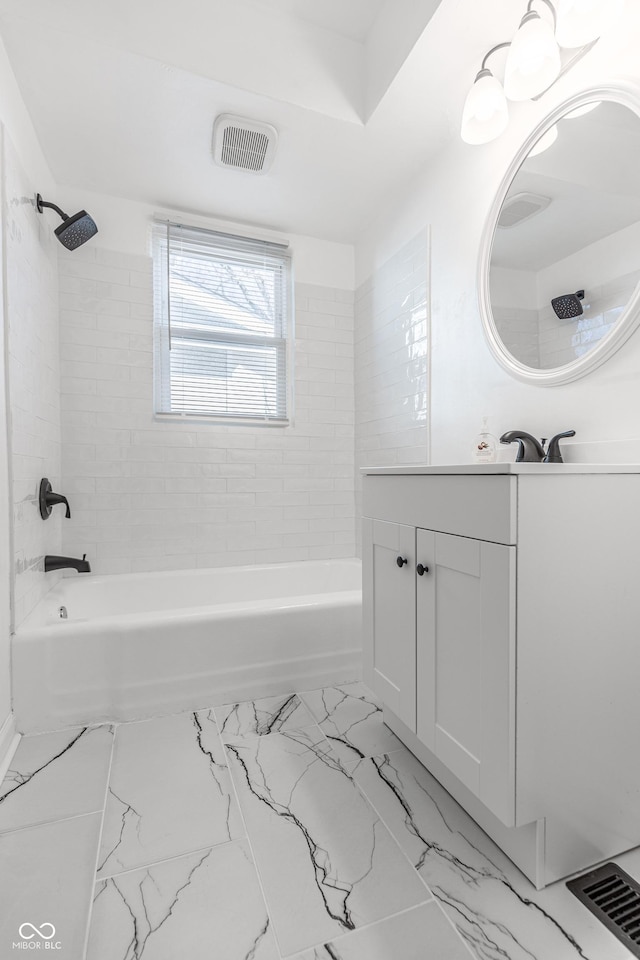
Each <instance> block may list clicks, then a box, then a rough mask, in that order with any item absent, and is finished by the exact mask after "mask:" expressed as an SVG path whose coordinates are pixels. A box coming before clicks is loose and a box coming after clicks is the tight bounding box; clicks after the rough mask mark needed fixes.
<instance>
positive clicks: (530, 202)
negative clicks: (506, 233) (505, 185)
mask: <svg viewBox="0 0 640 960" xmlns="http://www.w3.org/2000/svg"><path fill="white" fill-rule="evenodd" d="M550 203H551V197H543V196H542V195H541V194H538V193H515V194H514V195H513V196H512V197H507V199H506V200H505V202H504V203H503V204H502V210H501V211H500V216H499V217H498V226H499V227H515V226H517V225H518V224H519V223H524V221H525V220H530V219H531V217H535V215H536V214H537V213H541V212H542V210H544V209H545V208H546V207H548V206H549V204H550Z"/></svg>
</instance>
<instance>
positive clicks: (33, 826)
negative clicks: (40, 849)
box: [0, 807, 102, 838]
mask: <svg viewBox="0 0 640 960" xmlns="http://www.w3.org/2000/svg"><path fill="white" fill-rule="evenodd" d="M97 813H102V808H101V807H98V808H97V810H84V811H83V812H82V813H71V814H69V816H68V817H53V819H51V820H36V821H35V822H34V823H23V824H21V825H20V826H19V827H13V828H12V829H10V830H0V838H2V837H11V836H13V835H14V834H15V833H20V832H21V831H22V830H37V829H38V828H39V827H50V826H52V825H53V824H54V823H68V821H69V820H80V819H81V818H82V817H95V815H96V814H97Z"/></svg>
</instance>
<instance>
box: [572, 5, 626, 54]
mask: <svg viewBox="0 0 640 960" xmlns="http://www.w3.org/2000/svg"><path fill="white" fill-rule="evenodd" d="M623 6H624V0H560V3H559V5H558V22H557V25H556V40H557V41H558V43H559V44H560V46H561V47H582V46H584V45H585V44H586V43H591V41H592V40H595V39H596V38H597V37H599V36H601V35H602V34H603V33H604V32H605V30H606V29H607V28H608V27H610V26H611V24H613V23H615V21H616V20H617V19H618V17H619V16H620V14H621V13H622V8H623Z"/></svg>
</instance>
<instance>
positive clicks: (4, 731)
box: [0, 713, 20, 783]
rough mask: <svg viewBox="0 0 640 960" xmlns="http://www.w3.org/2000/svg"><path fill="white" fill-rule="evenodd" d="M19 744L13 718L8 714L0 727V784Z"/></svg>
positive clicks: (11, 714) (18, 736) (18, 735)
mask: <svg viewBox="0 0 640 960" xmlns="http://www.w3.org/2000/svg"><path fill="white" fill-rule="evenodd" d="M19 743H20V734H19V733H17V731H16V721H15V717H14V715H13V713H10V714H9V716H8V717H7V719H6V720H5V722H4V723H3V724H2V726H1V727H0V783H2V781H3V780H4V778H5V774H6V772H7V770H8V769H9V765H10V763H11V761H12V760H13V755H14V753H15V752H16V749H17V747H18V744H19Z"/></svg>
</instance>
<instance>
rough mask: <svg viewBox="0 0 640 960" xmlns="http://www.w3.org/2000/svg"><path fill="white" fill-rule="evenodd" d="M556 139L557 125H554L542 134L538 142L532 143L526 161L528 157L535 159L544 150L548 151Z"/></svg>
mask: <svg viewBox="0 0 640 960" xmlns="http://www.w3.org/2000/svg"><path fill="white" fill-rule="evenodd" d="M557 139H558V125H557V123H556V124H554V125H553V126H552V127H551V128H550V129H549V130H547V132H546V133H543V134H542V136H541V137H540V139H539V140H537V141H536V143H534V145H533V146H532V147H531V150H529V153H528V154H527V159H529V157H537V156H538V154H539V153H543V152H544V151H545V150H548V149H549V147H550V146H551V144H552V143H555V142H556V140H557Z"/></svg>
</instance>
